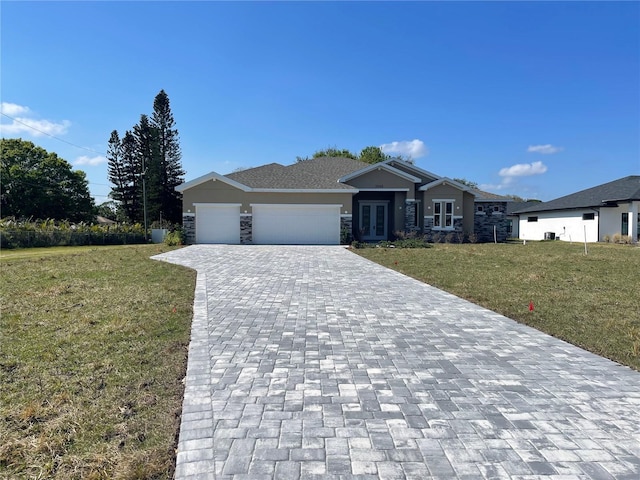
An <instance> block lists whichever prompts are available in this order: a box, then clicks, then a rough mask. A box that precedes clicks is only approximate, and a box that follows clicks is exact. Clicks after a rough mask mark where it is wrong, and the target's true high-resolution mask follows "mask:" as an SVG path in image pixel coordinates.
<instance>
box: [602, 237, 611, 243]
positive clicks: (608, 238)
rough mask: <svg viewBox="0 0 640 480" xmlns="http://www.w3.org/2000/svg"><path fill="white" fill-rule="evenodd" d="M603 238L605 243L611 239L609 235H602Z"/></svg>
mask: <svg viewBox="0 0 640 480" xmlns="http://www.w3.org/2000/svg"><path fill="white" fill-rule="evenodd" d="M603 240H604V241H605V243H609V242H610V241H611V236H610V235H605V236H604V237H603Z"/></svg>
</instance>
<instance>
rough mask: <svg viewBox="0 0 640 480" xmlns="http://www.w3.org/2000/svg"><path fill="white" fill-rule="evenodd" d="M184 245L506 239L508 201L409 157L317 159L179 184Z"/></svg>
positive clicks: (203, 177) (204, 177)
mask: <svg viewBox="0 0 640 480" xmlns="http://www.w3.org/2000/svg"><path fill="white" fill-rule="evenodd" d="M176 190H178V191H179V192H181V193H182V195H183V196H182V202H183V224H184V228H185V231H186V234H187V241H188V243H227V244H298V245H312V244H325V245H337V244H339V243H341V241H342V242H345V241H348V240H349V239H352V238H354V239H357V240H360V241H364V242H377V241H381V240H390V239H393V238H394V237H395V235H396V233H397V232H400V231H401V232H405V233H407V232H415V233H417V234H420V235H429V236H430V238H434V236H435V238H438V239H441V240H444V239H445V238H447V235H449V234H451V235H449V237H448V240H450V241H460V240H461V239H462V238H463V236H465V238H467V239H468V238H469V236H470V235H471V238H473V239H475V240H477V241H493V240H494V235H495V237H496V238H497V240H498V241H503V240H505V239H506V237H507V221H506V215H505V213H506V205H507V202H508V199H507V198H505V197H500V196H497V195H492V194H488V193H486V192H481V191H478V190H473V189H470V188H469V187H467V186H465V185H462V184H460V183H458V182H456V181H454V180H451V179H449V178H443V177H440V176H438V175H435V174H433V173H430V172H427V171H425V170H423V169H421V168H418V167H417V166H415V165H413V164H412V163H409V162H406V161H403V160H399V159H388V160H386V161H384V162H381V163H376V164H373V165H371V164H368V163H363V162H360V161H358V160H353V159H350V158H335V157H322V158H314V159H311V160H303V161H300V162H297V163H294V164H292V165H288V166H284V165H280V164H277V163H271V164H268V165H263V166H260V167H256V168H250V169H247V170H242V171H238V172H233V173H230V174H228V175H220V174H218V173H216V172H211V173H209V174H207V175H203V176H201V177H199V178H196V179H194V180H191V181H188V182H185V183H183V184H182V185H179V186H178V187H176Z"/></svg>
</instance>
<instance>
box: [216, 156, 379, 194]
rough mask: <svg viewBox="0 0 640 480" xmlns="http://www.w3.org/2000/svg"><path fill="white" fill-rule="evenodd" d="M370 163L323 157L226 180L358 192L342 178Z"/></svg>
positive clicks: (252, 170) (259, 185) (235, 174)
mask: <svg viewBox="0 0 640 480" xmlns="http://www.w3.org/2000/svg"><path fill="white" fill-rule="evenodd" d="M367 166H369V164H367V163H364V162H360V161H358V160H353V159H351V158H343V157H319V158H312V159H311V160H303V161H301V162H297V163H294V164H293V165H287V166H284V165H280V164H279V163H270V164H268V165H263V166H261V167H256V168H249V169H247V170H241V171H239V172H233V173H229V174H227V175H225V177H227V178H230V179H231V180H235V181H236V182H240V183H242V184H243V185H246V186H247V187H251V188H269V189H271V188H273V189H287V190H297V189H309V190H354V188H353V187H351V186H349V185H345V184H343V183H339V182H338V179H339V178H341V177H343V176H344V175H347V174H349V173H352V172H355V171H356V170H360V169H362V168H364V167H367Z"/></svg>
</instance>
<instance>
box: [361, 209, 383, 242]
mask: <svg viewBox="0 0 640 480" xmlns="http://www.w3.org/2000/svg"><path fill="white" fill-rule="evenodd" d="M387 215H388V212H387V203H380V202H366V203H364V202H363V203H360V225H359V227H360V235H361V238H362V240H364V241H379V240H386V239H387V218H388V217H387Z"/></svg>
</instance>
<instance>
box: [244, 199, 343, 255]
mask: <svg viewBox="0 0 640 480" xmlns="http://www.w3.org/2000/svg"><path fill="white" fill-rule="evenodd" d="M341 206H342V205H284V204H278V205H266V204H253V205H251V207H252V208H253V243H255V244H259V245H338V244H339V243H340V207H341Z"/></svg>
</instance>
